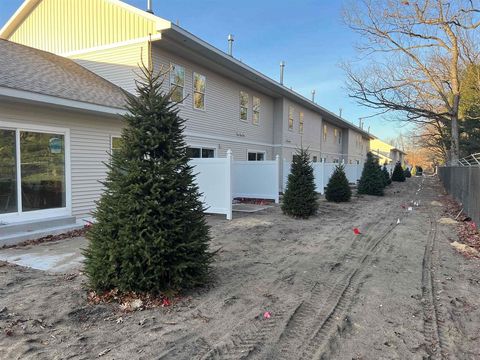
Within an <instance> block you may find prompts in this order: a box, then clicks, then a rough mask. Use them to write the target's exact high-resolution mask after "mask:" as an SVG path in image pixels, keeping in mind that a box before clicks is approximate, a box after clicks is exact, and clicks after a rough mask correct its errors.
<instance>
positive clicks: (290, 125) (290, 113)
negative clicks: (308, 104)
mask: <svg viewBox="0 0 480 360" xmlns="http://www.w3.org/2000/svg"><path fill="white" fill-rule="evenodd" d="M294 111H295V109H294V108H293V106H289V107H288V130H293V113H294Z"/></svg>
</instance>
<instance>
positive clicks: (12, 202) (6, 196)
mask: <svg viewBox="0 0 480 360" xmlns="http://www.w3.org/2000/svg"><path fill="white" fill-rule="evenodd" d="M15 145H16V137H15V131H14V130H2V129H0V214H6V213H11V212H17V211H18V208H17V166H16V155H15V153H16V146H15Z"/></svg>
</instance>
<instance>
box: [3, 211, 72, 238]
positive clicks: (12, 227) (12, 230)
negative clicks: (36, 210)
mask: <svg viewBox="0 0 480 360" xmlns="http://www.w3.org/2000/svg"><path fill="white" fill-rule="evenodd" d="M76 222H77V219H76V218H75V216H58V217H52V218H45V219H39V220H30V221H21V222H15V223H9V224H5V225H0V237H1V236H7V235H13V234H17V233H20V232H27V233H28V232H34V231H37V230H42V229H46V228H55V227H59V226H69V225H70V226H71V225H75V224H76Z"/></svg>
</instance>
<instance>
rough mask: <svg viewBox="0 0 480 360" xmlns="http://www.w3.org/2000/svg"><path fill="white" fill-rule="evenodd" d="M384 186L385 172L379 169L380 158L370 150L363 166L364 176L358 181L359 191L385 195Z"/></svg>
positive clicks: (360, 192)
mask: <svg viewBox="0 0 480 360" xmlns="http://www.w3.org/2000/svg"><path fill="white" fill-rule="evenodd" d="M384 187H385V184H384V177H383V173H382V172H381V171H379V166H378V160H376V159H375V158H374V157H373V155H372V153H371V152H369V153H368V154H367V160H366V162H365V165H364V166H363V171H362V176H361V178H360V180H359V182H358V189H357V192H358V193H359V194H367V195H377V196H383V189H384Z"/></svg>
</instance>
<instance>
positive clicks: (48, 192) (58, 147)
mask: <svg viewBox="0 0 480 360" xmlns="http://www.w3.org/2000/svg"><path fill="white" fill-rule="evenodd" d="M20 154H21V174H22V210H23V211H33V210H42V209H54V208H61V207H65V206H66V204H65V142H64V136H63V135H60V134H47V133H36V132H27V131H25V132H23V131H22V132H20Z"/></svg>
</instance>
